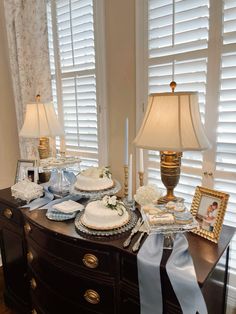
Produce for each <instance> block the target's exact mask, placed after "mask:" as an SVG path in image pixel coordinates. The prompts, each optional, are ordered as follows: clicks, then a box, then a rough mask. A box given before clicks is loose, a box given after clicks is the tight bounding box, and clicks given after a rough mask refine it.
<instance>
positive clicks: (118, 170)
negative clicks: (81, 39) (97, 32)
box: [105, 0, 135, 183]
mask: <svg viewBox="0 0 236 314" xmlns="http://www.w3.org/2000/svg"><path fill="white" fill-rule="evenodd" d="M105 3H106V21H105V22H106V25H105V26H106V56H107V60H106V61H107V64H106V66H107V91H108V110H109V130H108V136H109V165H110V166H111V170H112V173H113V175H114V177H115V178H117V179H118V180H119V181H120V182H122V183H123V177H124V175H123V164H124V162H123V161H124V123H125V118H126V117H128V118H129V146H130V147H129V148H130V152H133V153H134V147H133V144H132V141H133V139H134V137H135V0H128V1H127V0H119V1H117V0H106V2H105ZM133 156H134V154H133ZM133 158H134V157H133ZM134 165H135V160H134V163H133V166H134ZM133 169H134V168H133ZM134 181H135V178H134Z"/></svg>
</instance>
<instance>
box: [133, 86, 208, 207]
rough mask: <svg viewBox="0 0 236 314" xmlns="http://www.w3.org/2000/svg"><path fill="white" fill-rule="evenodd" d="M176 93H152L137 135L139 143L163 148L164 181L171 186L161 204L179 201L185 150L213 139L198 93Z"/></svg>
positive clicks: (167, 187) (161, 156)
mask: <svg viewBox="0 0 236 314" xmlns="http://www.w3.org/2000/svg"><path fill="white" fill-rule="evenodd" d="M170 86H171V88H172V92H170V93H156V94H151V95H150V96H149V103H148V107H147V110H146V113H145V116H144V119H143V122H142V125H141V128H140V130H139V132H138V135H137V136H136V138H135V141H134V142H135V144H136V146H138V147H142V148H145V149H150V150H159V151H160V168H161V180H162V182H163V184H164V185H165V187H166V189H167V193H166V195H165V196H163V197H161V198H160V199H159V201H158V202H159V203H167V202H169V201H178V200H179V198H178V197H176V196H175V195H174V188H175V187H176V186H177V184H178V182H179V178H180V169H181V157H182V152H184V151H202V150H205V149H207V148H208V147H209V146H210V145H209V141H208V139H207V137H206V135H205V131H204V127H203V125H202V123H201V118H200V112H199V108H198V95H197V93H196V92H174V88H175V86H176V83H175V82H171V84H170Z"/></svg>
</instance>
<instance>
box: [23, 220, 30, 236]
mask: <svg viewBox="0 0 236 314" xmlns="http://www.w3.org/2000/svg"><path fill="white" fill-rule="evenodd" d="M24 229H25V233H26V234H29V233H30V231H31V227H30V225H29V224H28V222H27V223H26V224H25V225H24Z"/></svg>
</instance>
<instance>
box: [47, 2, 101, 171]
mask: <svg viewBox="0 0 236 314" xmlns="http://www.w3.org/2000/svg"><path fill="white" fill-rule="evenodd" d="M50 13H52V14H51V15H50ZM48 33H49V50H50V61H51V74H52V88H53V96H54V103H55V104H57V105H56V107H57V109H58V113H59V116H60V115H61V121H63V125H64V131H65V139H64V141H63V143H62V144H61V148H62V150H65V151H66V152H67V153H69V154H71V155H76V154H77V155H78V154H79V156H80V158H81V159H82V161H83V163H82V168H86V167H88V166H97V165H98V111H97V96H96V94H97V93H96V62H95V34H94V8H93V1H92V0H57V1H52V5H50V3H49V7H48Z"/></svg>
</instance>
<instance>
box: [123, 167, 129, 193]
mask: <svg viewBox="0 0 236 314" xmlns="http://www.w3.org/2000/svg"><path fill="white" fill-rule="evenodd" d="M124 176H125V180H124V197H125V198H127V196H128V165H124Z"/></svg>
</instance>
